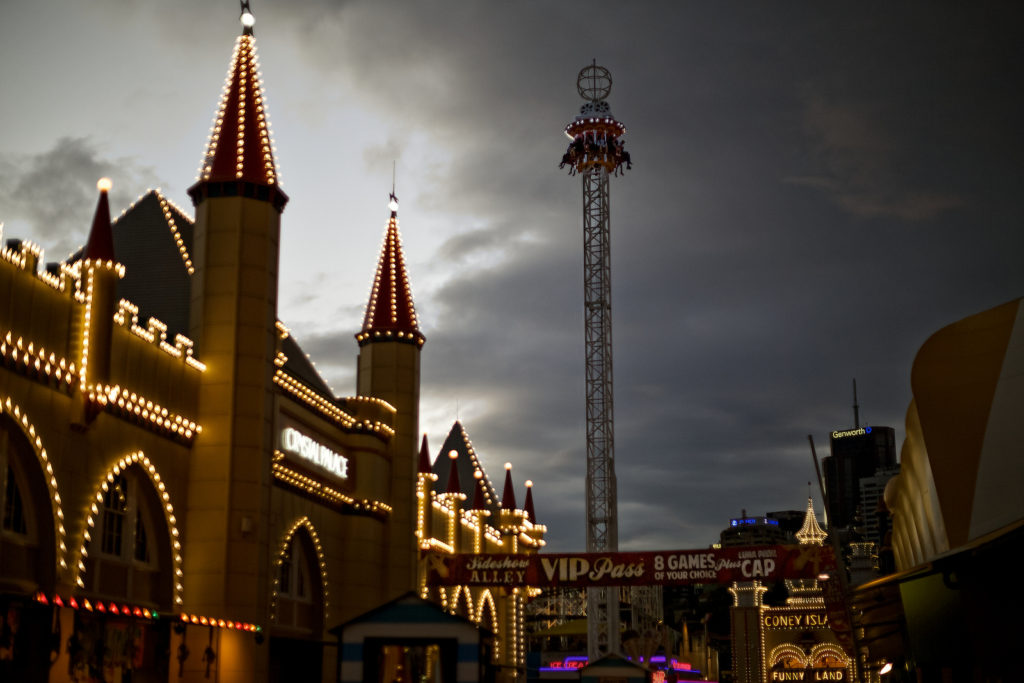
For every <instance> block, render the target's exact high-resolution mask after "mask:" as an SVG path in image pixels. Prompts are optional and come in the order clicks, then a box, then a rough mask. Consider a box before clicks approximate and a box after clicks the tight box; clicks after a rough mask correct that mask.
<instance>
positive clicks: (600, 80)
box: [576, 59, 612, 102]
mask: <svg viewBox="0 0 1024 683" xmlns="http://www.w3.org/2000/svg"><path fill="white" fill-rule="evenodd" d="M576 90H577V92H579V94H580V97H582V98H583V99H585V100H587V101H588V102H600V101H601V100H604V99H607V97H608V95H609V94H611V91H612V75H611V73H609V72H608V69H606V68H604V67H603V66H598V65H597V60H596V59H595V60H594V61H593V63H592V64H591V65H590V66H585V67H583V68H582V69H580V73H579V75H578V76H577V77H576Z"/></svg>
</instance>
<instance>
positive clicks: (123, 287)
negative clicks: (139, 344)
mask: <svg viewBox="0 0 1024 683" xmlns="http://www.w3.org/2000/svg"><path fill="white" fill-rule="evenodd" d="M113 233H114V249H115V250H116V252H117V254H118V260H119V261H120V262H121V263H122V264H124V268H125V275H124V279H123V280H121V281H120V282H119V283H118V285H117V296H118V297H119V298H121V299H127V300H129V301H131V302H132V303H133V304H135V305H136V306H138V307H139V319H140V320H143V321H145V320H148V319H149V318H151V317H152V318H156V319H157V320H160V321H161V322H163V323H164V324H165V325H167V335H168V337H169V338H170V339H174V335H176V334H183V335H185V336H188V334H189V309H190V305H191V296H190V287H191V285H190V279H191V275H192V272H193V270H194V268H193V267H192V257H191V249H192V233H193V230H192V219H191V218H189V217H188V216H187V215H186V214H185V213H184V212H183V211H182V210H181V209H180V208H178V207H177V206H176V205H175V204H174V203H173V202H172V201H170V200H169V199H168V198H167V197H165V196H164V195H163V194H161V193H160V191H159V190H149V191H147V192H146V193H145V194H144V195H142V196H141V197H139V198H138V199H136V200H135V202H134V203H132V205H131V206H129V207H128V208H127V209H126V210H125V211H124V212H123V213H122V214H121V215H120V216H119V217H118V218H117V220H115V221H114V224H113Z"/></svg>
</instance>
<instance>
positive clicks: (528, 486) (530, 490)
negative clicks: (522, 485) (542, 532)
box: [523, 479, 537, 524]
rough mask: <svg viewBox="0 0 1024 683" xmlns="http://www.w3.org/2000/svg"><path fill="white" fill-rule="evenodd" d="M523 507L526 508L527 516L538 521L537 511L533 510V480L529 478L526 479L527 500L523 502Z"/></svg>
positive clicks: (534, 521) (533, 520) (532, 520)
mask: <svg viewBox="0 0 1024 683" xmlns="http://www.w3.org/2000/svg"><path fill="white" fill-rule="evenodd" d="M523 509H524V510H526V516H527V518H528V519H529V520H530V521H531V522H533V523H534V524H536V523H537V513H536V512H534V511H533V482H532V481H530V480H529V479H528V480H527V481H526V502H525V503H524V504H523Z"/></svg>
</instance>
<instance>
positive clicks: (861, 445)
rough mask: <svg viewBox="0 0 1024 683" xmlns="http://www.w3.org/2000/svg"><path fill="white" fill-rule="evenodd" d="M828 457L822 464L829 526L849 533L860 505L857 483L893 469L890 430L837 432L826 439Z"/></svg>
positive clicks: (893, 443) (893, 446) (892, 433)
mask: <svg viewBox="0 0 1024 683" xmlns="http://www.w3.org/2000/svg"><path fill="white" fill-rule="evenodd" d="M829 445H830V450H831V455H829V456H827V457H826V458H825V459H824V460H823V461H822V466H823V467H824V470H825V473H824V474H825V492H826V495H827V497H828V506H827V513H828V523H829V526H831V527H833V528H839V529H849V528H851V527H852V526H854V524H853V521H854V517H855V515H856V513H857V506H858V505H859V504H860V480H861V479H863V478H865V477H871V476H874V475H875V473H876V472H878V470H879V469H883V468H891V467H894V466H895V465H896V432H895V430H894V429H893V428H892V427H868V426H865V427H859V426H855V427H854V428H852V429H837V430H835V431H833V432H832V434H831V435H830V438H829Z"/></svg>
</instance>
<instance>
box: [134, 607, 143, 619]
mask: <svg viewBox="0 0 1024 683" xmlns="http://www.w3.org/2000/svg"><path fill="white" fill-rule="evenodd" d="M132 614H134V615H135V616H137V617H141V616H142V610H141V609H140V608H138V607H136V608H135V609H133V610H132Z"/></svg>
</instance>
